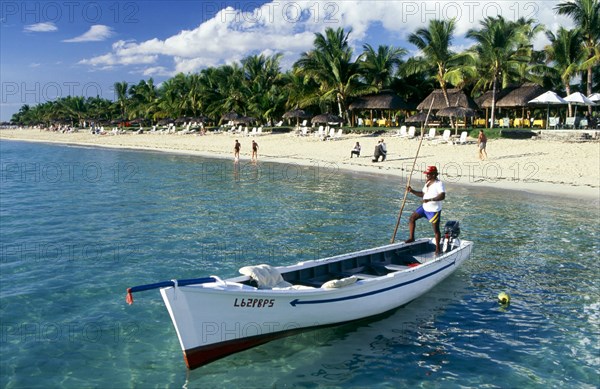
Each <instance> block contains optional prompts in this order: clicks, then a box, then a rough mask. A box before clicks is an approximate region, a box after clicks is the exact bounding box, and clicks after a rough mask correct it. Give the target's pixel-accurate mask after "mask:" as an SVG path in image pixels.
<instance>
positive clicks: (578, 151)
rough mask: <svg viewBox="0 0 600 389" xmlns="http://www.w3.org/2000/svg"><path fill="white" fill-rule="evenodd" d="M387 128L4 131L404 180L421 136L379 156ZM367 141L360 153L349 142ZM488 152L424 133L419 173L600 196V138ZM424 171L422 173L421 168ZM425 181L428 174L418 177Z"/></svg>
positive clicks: (495, 147) (491, 144) (396, 141)
mask: <svg viewBox="0 0 600 389" xmlns="http://www.w3.org/2000/svg"><path fill="white" fill-rule="evenodd" d="M381 138H382V137H381V136H372V135H352V134H349V135H344V136H343V137H342V138H341V139H338V140H333V141H320V140H319V139H318V138H315V137H310V136H309V137H297V136H292V135H289V134H265V135H263V136H258V137H243V136H235V135H230V134H209V135H203V136H201V135H194V134H192V135H190V134H188V135H177V134H169V135H165V134H152V133H144V134H126V135H102V136H100V135H92V134H90V133H88V132H87V131H80V132H77V133H57V132H48V131H40V130H37V129H3V130H1V131H0V139H3V140H10V139H12V140H23V141H35V142H55V143H62V144H79V145H87V146H98V147H112V148H128V149H142V150H157V151H165V152H174V153H185V154H192V155H200V156H207V157H217V158H227V159H231V160H232V163H233V144H234V142H235V139H239V141H240V143H241V144H242V149H241V153H240V154H241V163H249V162H250V155H251V142H252V139H255V140H256V141H257V143H258V144H259V153H258V155H259V163H266V162H277V163H287V164H297V165H311V166H314V165H317V166H322V167H324V168H327V169H328V170H329V171H335V170H336V169H339V170H349V171H354V172H360V173H367V174H383V175H391V176H396V177H400V180H401V182H402V183H405V182H406V178H407V177H408V175H409V172H410V171H411V169H412V166H413V161H414V157H415V154H416V152H417V148H418V145H419V141H418V139H401V138H397V137H392V136H384V137H383V139H385V142H386V144H387V149H388V155H387V159H386V161H385V162H379V163H374V162H372V161H371V160H372V157H373V150H374V147H375V145H376V144H377V142H378V140H379V139H381ZM356 142H360V144H361V146H362V152H361V156H360V158H356V157H355V158H352V159H351V158H350V150H351V149H352V148H353V147H354V144H355V143H356ZM487 151H488V155H489V158H488V159H487V160H485V161H480V160H479V158H478V154H477V153H478V149H477V145H476V142H475V139H471V138H469V139H468V143H467V144H464V145H459V144H447V143H435V142H432V141H429V140H423V143H422V146H421V149H420V151H419V156H418V159H417V162H416V169H415V174H414V175H413V177H418V178H419V179H420V178H421V176H420V172H421V171H422V170H423V169H424V168H425V166H427V165H436V166H438V168H439V169H441V173H442V175H441V178H442V179H443V180H444V181H445V182H446V185H450V186H451V185H453V184H459V185H473V186H488V187H497V188H502V189H508V190H520V191H526V192H530V193H532V194H545V195H559V196H568V197H574V198H584V199H591V200H595V202H596V203H597V202H598V200H599V198H600V162H599V161H600V143H598V142H597V141H590V142H566V141H557V140H530V139H527V140H512V139H492V140H489V141H488V145H487ZM417 174H419V175H417ZM418 182H419V185H420V184H421V181H420V180H419V181H418Z"/></svg>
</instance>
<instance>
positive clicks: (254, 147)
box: [252, 140, 258, 162]
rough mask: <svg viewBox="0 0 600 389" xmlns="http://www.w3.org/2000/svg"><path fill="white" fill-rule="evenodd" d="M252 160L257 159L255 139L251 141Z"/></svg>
mask: <svg viewBox="0 0 600 389" xmlns="http://www.w3.org/2000/svg"><path fill="white" fill-rule="evenodd" d="M252 161H255V162H256V161H258V143H256V141H255V140H253V141H252Z"/></svg>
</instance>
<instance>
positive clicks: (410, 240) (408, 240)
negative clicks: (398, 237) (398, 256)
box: [404, 239, 415, 243]
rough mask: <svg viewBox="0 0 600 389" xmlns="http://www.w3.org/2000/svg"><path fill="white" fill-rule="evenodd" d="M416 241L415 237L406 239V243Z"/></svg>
mask: <svg viewBox="0 0 600 389" xmlns="http://www.w3.org/2000/svg"><path fill="white" fill-rule="evenodd" d="M414 241H415V240H414V239H407V240H405V241H404V243H412V242H414Z"/></svg>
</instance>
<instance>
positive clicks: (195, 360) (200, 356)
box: [183, 326, 322, 369]
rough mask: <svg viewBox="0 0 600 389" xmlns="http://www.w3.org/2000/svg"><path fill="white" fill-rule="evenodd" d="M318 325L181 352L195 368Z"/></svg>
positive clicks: (189, 367)
mask: <svg viewBox="0 0 600 389" xmlns="http://www.w3.org/2000/svg"><path fill="white" fill-rule="evenodd" d="M318 327H322V326H317V327H307V328H298V329H294V330H289V331H281V332H275V333H272V334H267V335H257V336H252V337H249V338H242V339H233V340H228V341H226V342H220V343H215V344H211V345H208V346H200V347H196V348H191V349H188V350H185V351H184V352H183V358H184V359H185V364H186V365H187V367H188V369H196V368H198V367H200V366H204V365H206V364H208V363H210V362H214V361H216V360H217V359H221V358H224V357H226V356H228V355H231V354H235V353H237V352H240V351H244V350H247V349H249V348H252V347H256V346H259V345H261V344H264V343H268V342H270V341H272V340H275V339H279V338H284V337H286V336H290V335H294V334H297V333H300V332H304V331H309V330H312V329H316V328H318Z"/></svg>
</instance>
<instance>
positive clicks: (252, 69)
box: [241, 53, 283, 120]
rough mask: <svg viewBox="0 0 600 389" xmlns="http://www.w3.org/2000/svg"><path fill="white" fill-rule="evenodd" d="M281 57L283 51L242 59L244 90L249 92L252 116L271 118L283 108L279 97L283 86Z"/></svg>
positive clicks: (248, 101)
mask: <svg viewBox="0 0 600 389" xmlns="http://www.w3.org/2000/svg"><path fill="white" fill-rule="evenodd" d="M281 57H282V54H281V53H278V54H275V55H273V56H270V57H266V56H264V55H263V54H261V55H253V56H249V57H246V58H244V59H243V60H242V61H241V64H242V68H243V71H244V88H243V91H244V92H245V93H247V107H248V109H249V112H248V113H249V114H250V115H251V116H255V117H260V118H262V119H264V120H269V119H272V118H273V117H272V116H273V115H274V114H275V113H276V112H278V111H281V110H282V109H283V102H282V100H281V99H280V98H279V95H281V92H279V89H280V87H281V86H282V75H281V71H280V68H279V62H280V60H281Z"/></svg>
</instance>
